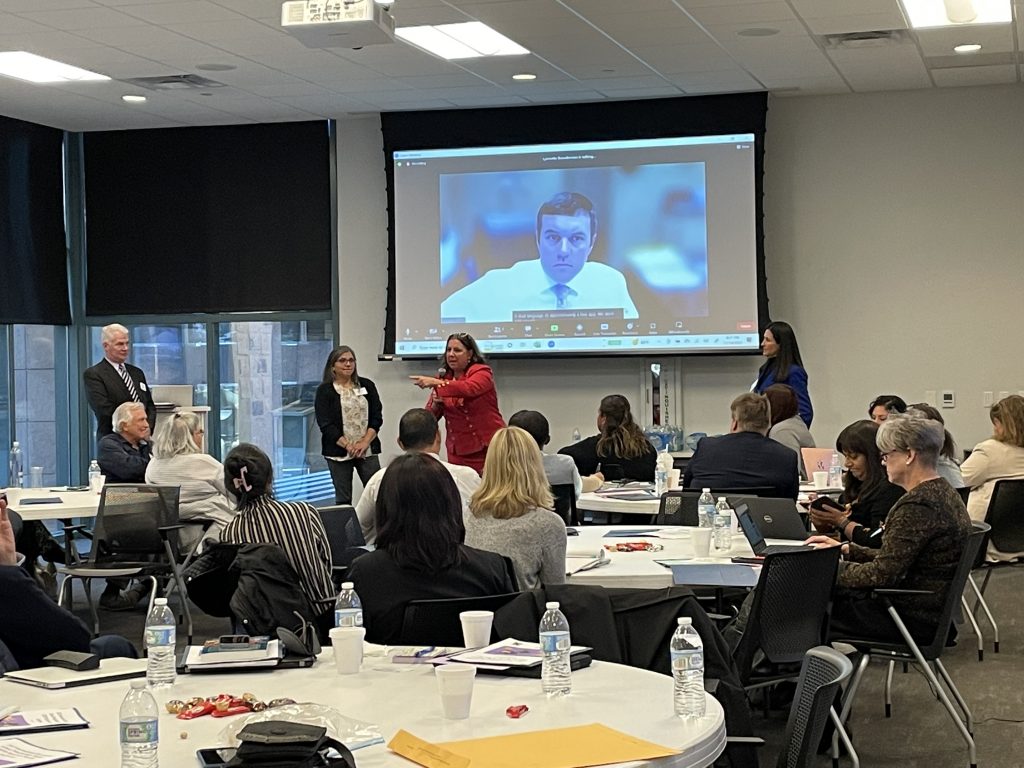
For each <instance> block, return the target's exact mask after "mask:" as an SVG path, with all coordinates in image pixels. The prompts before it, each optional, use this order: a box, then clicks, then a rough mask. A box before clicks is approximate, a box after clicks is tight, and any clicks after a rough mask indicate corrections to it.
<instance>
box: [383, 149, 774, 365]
mask: <svg viewBox="0 0 1024 768" xmlns="http://www.w3.org/2000/svg"><path fill="white" fill-rule="evenodd" d="M754 157H755V145H754V135H753V134H733V135H723V136H700V137H693V136H690V137H680V138H665V139H649V140H632V141H612V142H585V143H574V144H552V145H530V146H513V147H468V148H456V149H452V148H447V149H437V150H402V151H397V152H394V153H393V156H392V163H393V179H394V211H393V222H394V233H395V275H394V280H395V297H396V302H395V321H396V322H395V349H394V353H395V354H397V355H401V356H407V357H429V356H433V355H439V354H442V353H443V352H444V346H445V341H446V339H447V338H448V336H449V335H450V334H452V333H457V332H468V333H471V334H473V336H474V337H475V338H476V339H477V341H478V343H479V344H480V347H481V349H482V350H483V351H484V352H485V353H488V354H491V355H500V354H511V355H534V354H558V353H568V354H573V353H599V354H616V353H624V354H648V355H650V354H658V353H671V354H685V353H706V352H736V351H751V350H756V349H757V348H758V342H759V338H758V323H757V318H758V311H757V310H758V307H757V253H756V243H755V229H756V228H755V204H754Z"/></svg>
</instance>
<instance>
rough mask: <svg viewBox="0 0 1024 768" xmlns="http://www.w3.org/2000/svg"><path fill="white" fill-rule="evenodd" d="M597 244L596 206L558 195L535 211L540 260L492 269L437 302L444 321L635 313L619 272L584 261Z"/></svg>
mask: <svg viewBox="0 0 1024 768" xmlns="http://www.w3.org/2000/svg"><path fill="white" fill-rule="evenodd" d="M596 240H597V214H596V213H595V212H594V204H593V203H591V202H590V200H588V199H587V198H586V197H584V196H583V195H581V194H579V193H577V192H560V193H559V194H557V195H555V196H554V197H553V198H551V199H550V200H548V201H547V202H546V203H544V204H543V205H542V206H541V207H540V210H538V211H537V252H538V255H539V257H540V258H537V259H531V260H528V261H520V262H518V263H516V264H513V265H512V266H511V267H509V268H507V269H492V270H490V271H489V272H487V273H486V274H484V275H483V276H481V277H480V278H479V279H478V280H475V281H474V282H472V283H470V284H469V285H467V286H466V287H465V288H462V289H460V290H458V291H456V292H455V293H453V294H452V295H451V296H449V297H448V298H447V299H445V300H444V302H443V303H442V304H441V317H442V318H443V319H444V320H453V319H456V318H459V319H461V320H462V321H463V322H467V323H492V322H498V321H506V322H509V321H511V320H512V313H513V312H523V311H544V310H560V309H566V310H572V309H621V310H622V313H623V317H627V318H635V317H638V316H639V315H638V314H637V311H636V306H635V305H634V304H633V300H632V299H631V298H630V297H629V290H628V289H627V287H626V279H625V278H624V277H623V276H622V273H621V272H619V271H618V270H617V269H615V268H613V267H609V266H608V265H607V264H599V263H597V262H593V261H587V259H588V258H589V257H590V252H591V251H592V250H593V249H594V243H595V242H596Z"/></svg>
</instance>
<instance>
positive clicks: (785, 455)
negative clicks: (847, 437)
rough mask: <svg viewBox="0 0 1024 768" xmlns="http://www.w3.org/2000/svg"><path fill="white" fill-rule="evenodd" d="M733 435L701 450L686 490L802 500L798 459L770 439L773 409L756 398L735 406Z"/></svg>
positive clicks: (687, 474)
mask: <svg viewBox="0 0 1024 768" xmlns="http://www.w3.org/2000/svg"><path fill="white" fill-rule="evenodd" d="M730 408H731V409H732V423H731V424H730V427H729V434H728V435H720V436H718V437H705V438H704V439H703V440H701V441H700V442H699V443H698V444H697V450H696V451H694V453H693V458H692V459H690V463H689V464H688V465H687V466H686V472H685V474H684V475H683V487H685V488H758V487H765V488H774V489H775V493H774V495H775V496H776V497H778V498H780V499H793V500H796V497H797V493H798V492H799V490H800V475H799V472H798V470H797V455H796V453H795V452H794V451H793V450H791V449H789V448H787V447H786V446H784V445H782V444H781V443H777V442H775V441H774V440H771V439H769V438H768V436H767V435H768V428H769V427H770V426H771V407H770V406H769V404H768V398H766V397H765V396H764V395H755V394H754V393H752V392H747V393H746V394H742V395H740V396H739V397H737V398H736V399H735V400H733V401H732V405H731V406H730Z"/></svg>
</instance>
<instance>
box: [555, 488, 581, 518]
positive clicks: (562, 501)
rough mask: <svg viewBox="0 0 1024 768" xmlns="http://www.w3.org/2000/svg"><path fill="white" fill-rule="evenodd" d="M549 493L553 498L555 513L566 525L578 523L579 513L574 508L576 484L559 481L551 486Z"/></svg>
mask: <svg viewBox="0 0 1024 768" xmlns="http://www.w3.org/2000/svg"><path fill="white" fill-rule="evenodd" d="M551 495H552V496H554V498H555V514H556V515H558V516H559V517H560V518H562V520H563V521H564V522H565V524H566V525H579V524H580V514H579V512H578V511H577V510H576V486H575V485H573V484H572V483H559V484H558V485H552V486H551Z"/></svg>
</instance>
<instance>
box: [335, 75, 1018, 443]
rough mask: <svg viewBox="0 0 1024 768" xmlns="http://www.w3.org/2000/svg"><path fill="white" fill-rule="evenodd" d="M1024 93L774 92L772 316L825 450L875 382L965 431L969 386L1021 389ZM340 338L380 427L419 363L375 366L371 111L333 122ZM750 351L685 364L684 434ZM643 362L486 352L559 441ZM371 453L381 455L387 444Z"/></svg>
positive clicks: (374, 126) (376, 252) (982, 419)
mask: <svg viewBox="0 0 1024 768" xmlns="http://www.w3.org/2000/svg"><path fill="white" fill-rule="evenodd" d="M1022 126H1024V89H1022V88H1019V87H1005V88H1004V87H995V88H969V89H949V90H935V91H919V92H899V93H878V94H858V95H851V96H835V97H806V98H787V99H772V100H771V101H770V108H769V115H768V138H767V144H766V155H765V232H766V241H765V250H766V255H767V271H768V294H769V297H770V301H771V304H770V309H771V314H772V316H773V317H775V318H779V319H785V320H789V321H790V322H792V323H793V324H794V326H795V327H796V329H797V334H798V337H799V339H800V345H801V350H802V352H803V355H804V360H805V362H806V364H807V367H808V369H809V372H810V377H811V383H810V384H811V396H812V399H813V401H814V406H815V414H816V415H815V420H814V428H813V432H814V434H815V437H816V438H817V440H818V442H819V444H822V445H830V444H831V443H832V441H833V440H834V439H835V435H836V434H837V433H838V431H839V430H840V429H841V428H842V427H843V426H845V425H846V424H848V423H849V422H851V421H853V420H855V419H857V418H860V417H861V416H862V415H864V414H865V410H866V406H867V403H868V401H869V400H870V399H871V398H872V397H873V396H874V395H875V394H878V393H880V392H890V391H891V392H897V393H899V394H901V395H903V396H904V397H905V398H906V399H907V400H908V401H914V400H920V399H924V393H925V391H926V390H930V389H934V390H939V391H941V390H943V389H952V390H954V391H955V392H956V395H957V407H956V408H955V409H953V410H947V411H944V412H943V413H944V414H945V415H946V416H947V422H948V424H949V427H950V430H951V431H952V432H953V434H954V435H955V436H956V437H957V439H958V441H959V442H960V443H961V445H963V446H965V447H970V446H971V445H973V444H974V443H975V442H977V441H978V440H980V439H982V438H983V437H985V436H986V435H987V434H988V430H989V423H988V418H987V409H985V408H982V407H981V393H982V391H983V390H992V391H994V392H996V393H997V394H998V392H999V391H1000V390H1008V391H1011V392H1016V391H1017V390H1018V389H1021V390H1024V366H1022V365H1021V360H1022V359H1024V357H1022V351H1024V340H1022V334H1024V322H1022V310H1021V298H1022V295H1024V291H1022V289H1024V277H1022V270H1021V264H1022V259H1021V258H1020V257H1019V252H1020V244H1021V243H1024V205H1022V203H1021V199H1020V198H1021V196H1020V187H1021V184H1022V182H1024V128H1022ZM338 136H339V141H338V184H339V230H340V238H339V241H340V242H339V251H340V253H339V258H340V276H341V277H340V280H341V292H340V296H341V335H340V337H339V338H340V340H341V341H342V342H343V343H347V344H350V345H352V346H353V347H354V348H356V350H357V353H358V355H359V370H360V372H361V373H363V374H364V375H367V376H369V377H370V378H372V379H374V381H376V383H377V385H378V387H380V390H381V396H382V398H383V400H384V405H385V421H386V423H385V426H384V429H383V434H382V439H383V440H384V441H385V445H386V446H388V445H393V444H394V437H395V434H396V430H397V421H398V417H399V416H400V415H401V413H402V412H403V411H405V410H406V409H407V408H411V407H415V406H419V405H422V404H423V402H425V400H426V398H425V396H423V394H422V393H421V392H420V391H419V390H417V389H415V388H414V387H412V386H411V385H410V384H408V383H407V381H408V380H407V379H406V378H405V377H406V376H408V375H409V374H411V373H420V372H426V373H429V372H432V370H433V369H434V366H433V365H432V364H422V365H420V364H413V363H377V362H376V360H375V356H376V354H377V353H378V352H379V351H380V349H381V346H382V341H383V327H384V311H385V288H386V281H387V254H386V248H387V237H386V233H387V211H386V194H385V188H384V158H383V152H382V147H381V135H380V123H379V120H378V119H377V118H376V117H365V118H360V119H352V120H347V121H342V122H340V123H339V131H338ZM759 362H760V360H759V359H758V358H752V357H733V358H717V357H709V358H687V359H685V360H684V361H683V366H684V375H683V386H684V397H683V412H684V417H685V427H686V429H687V431H698V430H699V431H705V432H718V431H722V430H724V429H726V428H727V426H728V404H729V402H730V400H731V399H732V398H733V397H734V396H735V395H736V394H738V393H739V392H742V391H745V390H746V389H748V388H749V386H750V383H751V381H752V380H753V377H754V375H755V372H756V369H757V366H758V364H759ZM642 365H643V363H642V362H641V361H640V360H638V359H619V360H615V359H607V360H589V359H578V360H573V359H570V360H535V361H524V360H506V361H498V362H497V363H496V364H495V366H494V367H495V374H496V376H497V378H498V387H499V396H500V404H501V409H502V412H503V413H504V414H505V415H506V416H508V415H510V414H511V413H513V412H515V411H516V410H519V409H520V408H534V409H537V410H540V411H543V412H544V413H545V414H546V415H547V416H548V419H549V420H550V421H551V426H552V436H553V437H552V443H553V444H554V446H555V447H558V446H561V445H563V444H565V443H567V442H568V441H569V436H570V434H571V432H572V429H573V427H576V426H578V427H579V428H580V430H581V431H582V432H583V433H584V434H588V433H590V432H592V431H593V423H594V417H595V411H596V408H597V403H598V401H599V400H600V398H601V397H602V396H604V395H606V394H608V393H611V392H621V393H623V394H625V395H627V396H628V397H629V398H630V400H631V401H632V402H633V403H634V406H635V407H637V409H639V404H638V402H637V401H638V398H639V392H640V381H641V375H642ZM385 450H388V448H387V447H386V449H385Z"/></svg>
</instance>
